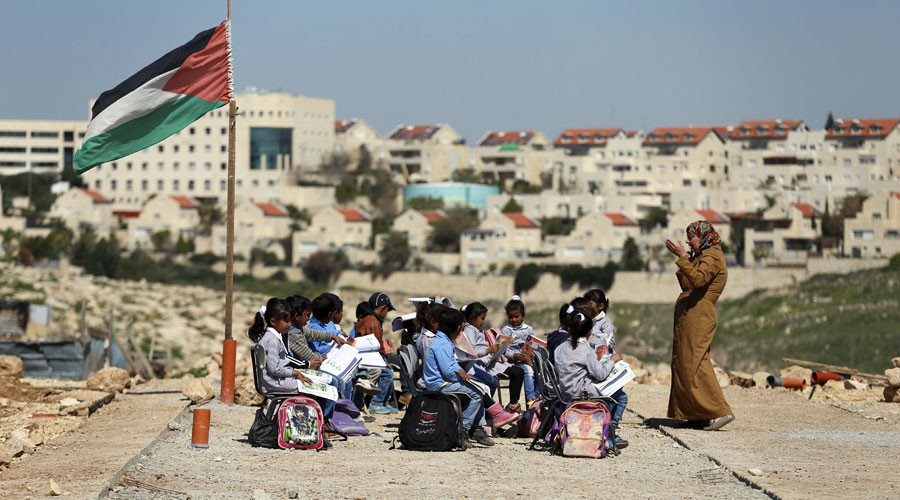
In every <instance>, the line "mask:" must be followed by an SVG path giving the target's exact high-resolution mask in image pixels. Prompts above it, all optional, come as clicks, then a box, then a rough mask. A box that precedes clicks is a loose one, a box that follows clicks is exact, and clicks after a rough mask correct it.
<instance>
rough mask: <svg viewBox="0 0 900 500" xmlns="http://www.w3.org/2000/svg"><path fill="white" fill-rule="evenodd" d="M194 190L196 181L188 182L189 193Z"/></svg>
mask: <svg viewBox="0 0 900 500" xmlns="http://www.w3.org/2000/svg"><path fill="white" fill-rule="evenodd" d="M193 190H194V181H193V180H190V181H188V191H193Z"/></svg>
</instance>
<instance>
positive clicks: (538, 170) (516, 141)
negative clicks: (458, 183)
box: [469, 130, 561, 187]
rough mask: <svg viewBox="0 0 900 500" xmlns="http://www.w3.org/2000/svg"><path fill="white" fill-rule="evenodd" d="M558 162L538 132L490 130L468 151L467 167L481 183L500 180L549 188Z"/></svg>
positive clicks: (541, 133)
mask: <svg viewBox="0 0 900 500" xmlns="http://www.w3.org/2000/svg"><path fill="white" fill-rule="evenodd" d="M558 158H561V155H560V154H559V153H558V152H556V151H554V150H553V144H551V143H550V139H548V138H547V136H546V135H544V133H543V132H541V131H540V130H538V131H536V132H535V131H531V130H492V131H488V132H487V133H485V134H484V136H483V137H482V138H481V139H479V140H478V143H477V145H476V146H475V147H474V148H471V149H470V150H469V167H471V168H474V169H475V171H476V172H478V173H480V174H481V176H482V178H484V179H487V180H495V179H499V180H501V181H502V182H504V183H505V184H507V185H511V184H512V183H514V182H515V181H519V180H521V181H525V182H528V183H529V184H531V185H533V186H544V187H550V186H551V184H552V180H553V163H554V162H555V161H556V160H557V159H558Z"/></svg>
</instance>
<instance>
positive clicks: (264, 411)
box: [247, 401, 279, 448]
mask: <svg viewBox="0 0 900 500" xmlns="http://www.w3.org/2000/svg"><path fill="white" fill-rule="evenodd" d="M267 406H268V408H267ZM278 406H279V405H278V402H276V401H269V404H268V405H262V406H260V407H259V408H258V409H257V410H256V417H254V418H253V424H252V425H251V426H250V431H249V432H248V433H247V441H248V442H249V443H250V444H251V445H252V446H259V447H262V448H278V422H276V420H275V410H277V409H278Z"/></svg>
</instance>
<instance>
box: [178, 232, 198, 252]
mask: <svg viewBox="0 0 900 500" xmlns="http://www.w3.org/2000/svg"><path fill="white" fill-rule="evenodd" d="M175 253H177V254H179V255H185V254H190V253H194V239H193V238H185V237H184V235H181V234H179V235H178V241H176V242H175Z"/></svg>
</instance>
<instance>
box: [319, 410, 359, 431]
mask: <svg viewBox="0 0 900 500" xmlns="http://www.w3.org/2000/svg"><path fill="white" fill-rule="evenodd" d="M328 422H329V423H330V424H331V428H332V429H334V431H335V432H337V433H338V434H340V435H341V436H343V437H346V436H368V435H369V429H368V428H367V427H366V426H365V425H363V424H362V422H358V421H356V420H353V418H352V417H350V415H348V414H346V413H344V412H342V411H337V410H335V412H334V415H332V416H331V420H329V421H328Z"/></svg>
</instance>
